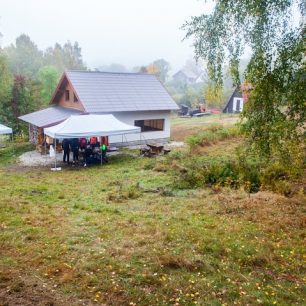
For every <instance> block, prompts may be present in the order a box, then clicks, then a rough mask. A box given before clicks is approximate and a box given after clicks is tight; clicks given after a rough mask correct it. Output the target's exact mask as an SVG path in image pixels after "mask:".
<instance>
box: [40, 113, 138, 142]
mask: <svg viewBox="0 0 306 306" xmlns="http://www.w3.org/2000/svg"><path fill="white" fill-rule="evenodd" d="M44 133H45V134H46V135H48V136H50V137H52V138H57V139H63V138H82V137H91V136H97V137H98V136H112V135H123V134H132V133H140V127H137V126H133V125H129V124H126V123H123V122H121V121H119V120H118V119H116V118H115V117H114V116H113V115H78V116H70V117H69V118H68V119H66V120H65V121H63V122H62V123H60V124H58V125H55V126H51V127H48V128H44Z"/></svg>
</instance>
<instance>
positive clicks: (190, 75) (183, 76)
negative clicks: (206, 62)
mask: <svg viewBox="0 0 306 306" xmlns="http://www.w3.org/2000/svg"><path fill="white" fill-rule="evenodd" d="M200 77H201V72H199V73H195V72H193V71H191V70H188V69H181V70H179V71H178V72H177V73H175V74H174V75H173V79H174V80H176V81H180V82H183V83H186V84H194V83H196V82H197V81H198V80H199V79H200Z"/></svg>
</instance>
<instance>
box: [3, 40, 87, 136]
mask: <svg viewBox="0 0 306 306" xmlns="http://www.w3.org/2000/svg"><path fill="white" fill-rule="evenodd" d="M65 69H86V67H85V64H84V63H83V60H82V54H81V48H80V47H79V44H78V43H77V42H75V43H74V44H72V43H71V42H69V41H68V42H67V43H65V44H64V45H63V46H61V45H60V44H58V43H56V44H55V46H54V47H50V48H48V49H47V50H46V51H43V50H39V49H38V47H37V46H36V44H35V43H34V42H33V41H32V40H31V39H30V37H29V36H27V35H25V34H22V35H20V36H19V37H17V39H16V42H15V44H11V45H10V46H8V47H5V48H4V49H0V120H1V122H4V123H6V124H8V125H10V126H12V127H13V128H14V131H15V132H17V133H18V132H21V131H22V128H23V124H22V122H21V121H20V120H19V119H18V116H20V115H23V114H26V113H29V112H32V111H36V110H38V109H40V108H42V107H44V106H46V105H47V104H48V102H49V101H50V98H51V96H52V93H53V90H54V89H55V87H56V84H57V81H58V78H59V75H60V74H61V73H62V72H63V71H64V70H65Z"/></svg>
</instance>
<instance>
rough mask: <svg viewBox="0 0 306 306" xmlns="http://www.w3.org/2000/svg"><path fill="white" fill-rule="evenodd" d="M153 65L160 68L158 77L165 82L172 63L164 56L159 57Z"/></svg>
mask: <svg viewBox="0 0 306 306" xmlns="http://www.w3.org/2000/svg"><path fill="white" fill-rule="evenodd" d="M153 65H154V66H155V67H156V68H157V70H158V77H159V79H160V81H161V82H162V83H165V82H166V80H167V78H168V73H169V70H170V63H169V62H167V61H166V60H164V59H163V58H161V59H158V60H156V61H154V62H153Z"/></svg>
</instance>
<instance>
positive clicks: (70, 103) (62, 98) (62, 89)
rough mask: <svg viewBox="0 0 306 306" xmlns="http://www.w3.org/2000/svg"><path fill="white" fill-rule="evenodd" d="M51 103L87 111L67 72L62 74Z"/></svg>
mask: <svg viewBox="0 0 306 306" xmlns="http://www.w3.org/2000/svg"><path fill="white" fill-rule="evenodd" d="M51 104H55V105H57V106H61V107H64V108H71V109H76V110H80V111H85V108H84V106H83V104H82V102H81V101H80V98H79V96H78V94H77V92H76V90H75V89H74V87H73V85H72V84H71V82H70V81H69V79H68V78H67V76H66V74H64V75H63V76H62V78H61V79H60V81H59V84H58V86H57V88H56V90H55V92H54V94H53V97H52V99H51Z"/></svg>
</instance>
